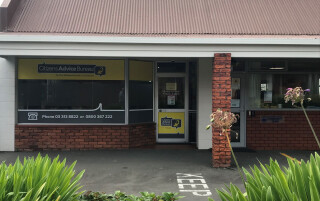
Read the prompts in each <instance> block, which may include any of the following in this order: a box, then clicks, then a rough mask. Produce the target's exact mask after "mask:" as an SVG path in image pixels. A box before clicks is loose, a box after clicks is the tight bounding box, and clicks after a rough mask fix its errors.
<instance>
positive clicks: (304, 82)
mask: <svg viewBox="0 0 320 201" xmlns="http://www.w3.org/2000/svg"><path fill="white" fill-rule="evenodd" d="M66 2H69V3H66ZM152 2H153V1H152ZM155 2H156V1H154V3H155ZM230 2H231V4H230V5H229V4H228V5H227V4H223V3H221V1H218V0H201V1H197V3H196V1H193V0H190V1H188V4H185V2H183V1H177V2H175V3H172V2H171V4H170V3H169V4H165V3H164V2H162V1H158V4H159V5H158V4H157V5H156V4H147V3H145V2H144V1H139V0H135V1H132V2H131V3H132V4H135V5H136V7H135V9H136V10H134V9H133V10H132V5H126V4H124V2H122V1H118V4H117V3H116V1H112V0H100V1H97V5H94V6H93V5H86V3H85V2H82V4H81V3H80V4H79V3H77V2H76V1H63V0H61V1H52V0H47V1H46V2H45V3H43V2H41V1H40V0H25V1H16V0H11V1H9V0H5V1H4V2H3V3H2V5H1V10H0V14H1V15H0V16H1V18H0V19H1V24H0V29H1V31H3V32H1V33H0V56H1V57H2V58H0V84H1V86H0V91H1V94H0V109H1V111H2V112H1V114H0V151H27V150H92V149H128V148H134V147H140V146H150V145H154V144H156V143H195V144H196V145H197V148H198V149H209V148H212V150H213V162H214V166H217V167H218V166H219V167H222V166H228V165H229V164H230V150H229V149H228V146H227V144H226V141H225V139H224V137H223V136H220V133H219V132H218V131H216V130H215V131H211V130H209V131H207V130H205V128H206V125H207V124H208V123H209V115H210V113H211V112H212V111H214V110H216V109H217V108H222V109H224V110H229V111H231V112H234V113H236V114H238V115H239V116H240V118H239V121H238V123H237V124H236V125H234V126H233V128H232V130H234V131H236V132H232V133H231V139H232V144H233V146H234V147H242V148H247V149H253V150H292V149H294V150H316V149H317V145H316V143H315V140H314V138H313V135H312V133H311V131H310V128H309V127H308V124H307V122H306V120H305V117H304V115H303V113H302V111H301V110H299V109H298V108H295V107H293V106H292V105H291V104H289V103H285V102H284V99H283V94H284V93H285V92H286V89H287V88H289V87H296V86H301V87H303V88H308V89H310V93H309V95H308V96H310V98H311V99H312V101H311V102H308V103H307V104H306V108H307V112H308V114H309V116H310V120H311V122H312V123H313V125H314V128H315V131H316V132H317V133H320V30H319V26H318V25H317V24H319V23H316V22H320V17H319V13H318V12H317V9H315V7H316V6H317V5H319V2H317V1H316V0H308V1H306V2H305V3H304V4H302V3H300V2H294V3H292V2H291V1H290V2H289V1H287V0H282V1H281V2H282V3H283V4H281V5H278V6H277V5H269V4H264V3H262V4H263V5H261V4H257V5H253V7H252V8H248V7H241V6H240V7H238V8H239V9H242V10H241V11H242V12H240V13H248V12H249V16H247V15H244V14H243V15H234V12H233V11H234V9H235V7H237V2H236V1H230ZM246 3H250V0H247V1H246ZM251 3H252V2H251ZM122 4H123V5H122ZM193 4H194V5H198V7H197V6H192V5H193ZM288 4H290V6H291V7H290V8H291V9H287V7H286V5H288ZM120 5H122V6H120ZM179 5H180V6H182V7H179ZM88 6H89V7H90V6H91V7H90V9H91V10H90V9H89V10H90V12H89V11H88V9H87V8H88ZM254 6H255V7H254ZM279 6H280V7H279ZM281 6H282V7H281ZM262 7H263V8H264V9H262ZM165 8H167V9H165ZM169 8H170V9H171V10H170V9H169ZM205 8H210V9H211V11H210V12H208V11H207V9H205ZM130 9H131V10H130ZM161 9H162V10H161ZM175 9H178V10H179V11H181V12H179V14H177V12H175V11H176V10H175ZM225 9H226V11H225V12H221V11H222V10H225ZM248 9H249V10H248ZM253 9H255V11H259V9H260V11H261V12H253V11H252V10H253ZM281 9H282V11H285V12H287V13H286V16H285V15H281V14H275V15H276V16H273V17H270V13H271V12H272V13H274V12H275V11H277V10H281ZM303 9H304V10H308V13H309V14H308V15H305V14H303V13H302V12H300V11H301V10H303ZM44 10H45V11H44ZM67 10H68V12H67ZM102 10H103V12H102ZM114 10H117V11H118V12H117V13H123V14H121V15H120V14H116V13H115V12H113V11H114ZM151 10H153V11H154V12H153V13H154V14H153V15H151V14H150V13H149V14H148V12H147V11H151ZM182 11H183V12H182ZM298 11H299V12H298ZM104 12H105V13H104ZM205 12H208V13H214V14H216V15H212V16H208V15H205V14H203V13H205ZM33 13H37V16H36V15H35V14H33ZM81 13H83V15H81ZM90 13H91V14H90ZM92 13H95V14H92ZM103 13H104V14H103ZM112 13H113V14H112ZM137 13H140V15H138V14H137ZM187 13H191V14H190V15H191V16H189V15H187ZM201 13H202V14H203V15H202V14H201ZM230 13H233V15H232V16H231V17H230ZM275 13H276V12H275ZM297 13H299V14H297ZM136 14H137V15H136ZM161 14H163V15H161ZM164 14H166V15H164ZM39 16H40V17H39ZM147 16H149V17H147ZM150 16H152V17H150ZM161 16H162V17H161ZM166 16H167V17H166ZM170 16H171V18H170ZM227 16H228V18H227ZM239 16H240V17H241V18H243V19H238V18H239ZM266 16H269V18H270V19H266V18H265V17H266ZM288 16H290V17H288ZM85 17H86V18H85ZM252 17H255V19H256V20H257V22H258V25H255V24H254V23H253V22H251V23H249V22H250V20H251V18H252ZM82 18H83V19H82ZM273 18H276V19H277V21H274V19H273ZM298 18H299V20H298ZM171 19H172V20H171ZM77 20H79V22H77ZM192 20H193V21H192ZM265 20H267V21H265ZM297 20H298V21H297ZM204 21H206V22H204ZM248 21H249V22H248ZM310 21H313V22H314V23H310ZM271 22H272V23H271ZM152 23H153V24H152ZM162 23H166V25H163V24H162ZM239 23H240V25H239ZM156 25H157V26H156ZM182 25H184V26H182ZM225 25H229V26H225ZM151 26H152V27H151ZM235 133H236V134H235Z"/></svg>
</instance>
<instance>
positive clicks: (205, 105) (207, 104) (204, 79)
mask: <svg viewBox="0 0 320 201" xmlns="http://www.w3.org/2000/svg"><path fill="white" fill-rule="evenodd" d="M212 62H213V55H212V58H199V69H198V118H197V119H198V142H197V145H198V149H209V148H211V147H212V140H211V139H212V131H211V129H209V130H206V126H207V125H208V124H209V120H210V119H209V116H210V114H211V111H212V65H213V63H212Z"/></svg>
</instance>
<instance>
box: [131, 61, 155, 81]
mask: <svg viewBox="0 0 320 201" xmlns="http://www.w3.org/2000/svg"><path fill="white" fill-rule="evenodd" d="M129 79H130V80H135V81H152V80H153V62H151V61H135V60H130V61H129Z"/></svg>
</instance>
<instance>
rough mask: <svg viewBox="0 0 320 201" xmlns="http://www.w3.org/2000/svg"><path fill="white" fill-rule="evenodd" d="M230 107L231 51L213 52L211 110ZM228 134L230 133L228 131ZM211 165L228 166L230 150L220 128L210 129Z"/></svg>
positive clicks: (226, 109)
mask: <svg viewBox="0 0 320 201" xmlns="http://www.w3.org/2000/svg"><path fill="white" fill-rule="evenodd" d="M218 108H221V109H222V110H223V111H230V109H231V53H215V54H214V62H213V71H212V111H216V110H217V109H218ZM229 135H230V133H229ZM212 164H213V167H229V166H230V164H231V150H230V148H229V145H228V142H227V139H226V137H225V136H223V135H221V130H219V129H212Z"/></svg>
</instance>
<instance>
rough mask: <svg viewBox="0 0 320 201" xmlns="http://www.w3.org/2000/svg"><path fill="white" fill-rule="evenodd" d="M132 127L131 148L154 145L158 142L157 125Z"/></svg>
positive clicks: (133, 125) (136, 125)
mask: <svg viewBox="0 0 320 201" xmlns="http://www.w3.org/2000/svg"><path fill="white" fill-rule="evenodd" d="M129 127H130V136H129V144H130V147H140V146H143V145H153V144H155V142H156V133H155V132H156V124H132V125H130V126H129Z"/></svg>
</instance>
